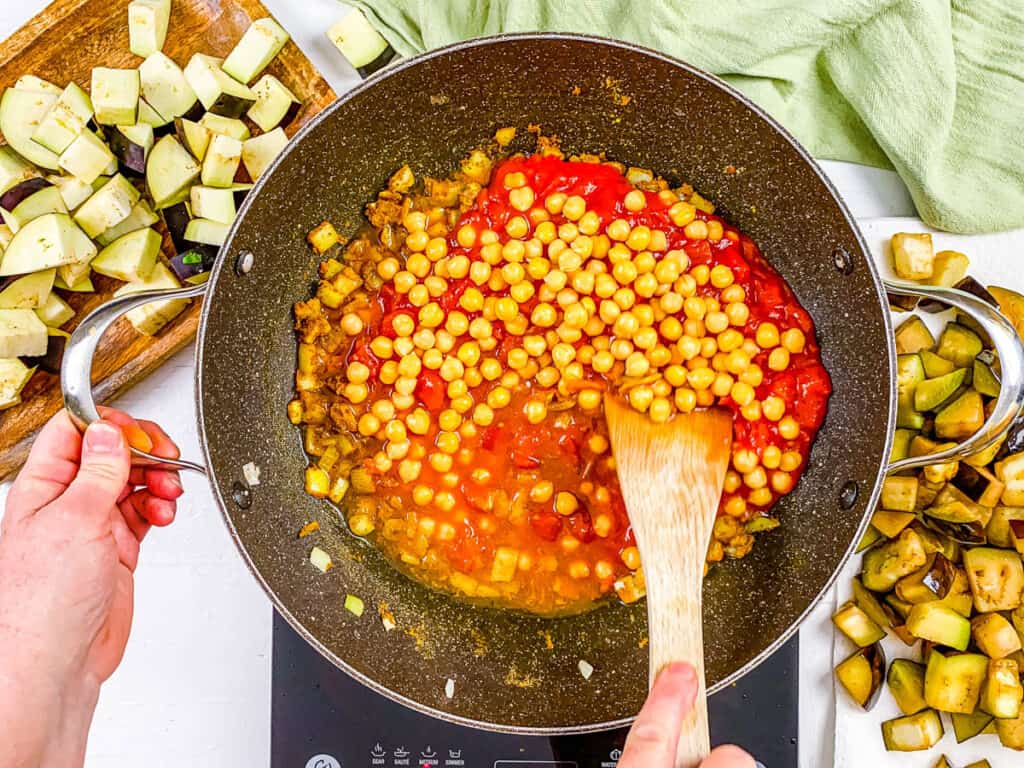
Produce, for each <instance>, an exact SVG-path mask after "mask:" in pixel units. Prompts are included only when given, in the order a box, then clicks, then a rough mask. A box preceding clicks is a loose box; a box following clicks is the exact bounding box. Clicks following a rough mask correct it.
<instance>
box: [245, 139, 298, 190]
mask: <svg viewBox="0 0 1024 768" xmlns="http://www.w3.org/2000/svg"><path fill="white" fill-rule="evenodd" d="M287 144H288V137H287V136H286V135H285V132H284V130H283V129H282V128H275V129H274V130H272V131H270V132H269V133H264V134H261V135H259V136H254V137H253V138H251V139H248V140H247V141H246V142H245V143H244V144H243V145H242V163H244V164H245V170H247V171H248V172H249V177H250V178H251V179H252V180H253V181H256V180H257V179H259V178H260V176H262V175H263V174H264V173H266V170H267V168H269V167H270V164H271V163H273V162H274V159H275V158H276V157H277V156H278V155H279V154H281V152H283V151H284V148H285V146H286V145H287Z"/></svg>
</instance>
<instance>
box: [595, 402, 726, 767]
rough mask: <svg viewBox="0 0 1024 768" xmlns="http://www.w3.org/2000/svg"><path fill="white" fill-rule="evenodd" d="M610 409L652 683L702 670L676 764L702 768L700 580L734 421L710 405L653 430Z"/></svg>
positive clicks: (639, 417) (631, 413)
mask: <svg viewBox="0 0 1024 768" xmlns="http://www.w3.org/2000/svg"><path fill="white" fill-rule="evenodd" d="M604 411H605V418H606V419H607V420H608V433H609V436H610V438H611V446H612V454H613V455H614V456H615V462H616V467H617V472H618V475H619V485H620V486H621V487H622V496H623V499H624V500H625V502H626V510H627V512H628V513H629V521H630V523H631V524H632V525H633V531H634V532H635V534H636V541H637V546H638V547H639V549H640V559H641V561H642V563H643V571H644V578H645V579H646V582H647V619H648V623H649V624H650V634H649V638H650V658H651V661H650V665H651V667H650V668H651V673H650V682H651V683H653V682H654V678H655V677H657V675H658V673H659V672H660V671H661V670H662V669H663V668H664V667H665V666H666V665H667V664H669V663H671V662H673V661H688V662H690V663H691V664H693V665H694V666H695V667H696V668H697V679H698V680H699V681H700V690H699V692H698V694H697V702H696V704H695V705H694V708H693V711H692V712H691V713H690V715H689V716H688V717H687V718H686V720H685V721H684V722H683V732H682V735H681V737H680V739H679V749H678V752H677V754H676V763H675V764H676V768H696V767H697V766H698V765H699V764H700V761H701V760H703V759H704V758H705V757H707V755H708V752H709V751H710V738H709V735H708V710H707V696H706V693H705V688H704V638H703V623H702V612H701V583H702V581H703V576H704V559H705V556H706V555H707V549H708V543H709V541H710V539H711V529H712V526H713V525H714V522H715V513H716V511H717V509H718V502H719V499H720V497H721V495H722V486H723V484H724V483H725V472H726V470H727V469H728V467H729V455H730V446H731V443H732V415H731V414H729V413H728V412H727V411H723V410H719V409H710V410H705V411H695V412H693V413H689V414H677V415H676V416H675V417H674V418H673V419H672V420H671V421H669V422H668V423H667V424H655V423H654V422H652V421H651V420H650V419H649V418H648V417H647V416H645V415H644V414H642V413H638V412H637V411H635V410H633V408H631V407H630V406H629V405H627V404H626V403H624V402H623V401H622V400H620V399H619V398H618V397H616V396H614V395H606V396H605V401H604Z"/></svg>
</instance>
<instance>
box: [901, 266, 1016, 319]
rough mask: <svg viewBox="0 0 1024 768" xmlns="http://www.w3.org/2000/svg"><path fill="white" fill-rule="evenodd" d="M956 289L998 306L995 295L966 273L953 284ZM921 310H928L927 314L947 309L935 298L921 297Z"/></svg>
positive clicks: (945, 305)
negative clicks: (965, 275)
mask: <svg viewBox="0 0 1024 768" xmlns="http://www.w3.org/2000/svg"><path fill="white" fill-rule="evenodd" d="M953 287H954V288H956V289H957V290H958V291H965V292H966V293H970V294H971V295H973V296H976V297H977V298H979V299H981V300H982V301H984V302H987V303H989V304H991V305H992V306H993V307H998V306H999V302H998V301H996V300H995V297H994V296H993V295H992V294H991V293H989V292H988V290H987V289H986V288H985V286H983V285H982V284H981V283H979V282H978V281H977V280H975V279H974V278H973V277H971V276H970V275H968V276H967V277H965V278H964V279H963V280H960V281H958V282H957V283H955V284H954V285H953ZM918 306H919V307H920V308H921V310H922V311H924V312H928V313H929V314H936V313H938V312H945V311H946V310H947V309H949V305H948V304H943V303H942V302H941V301H936V300H935V299H921V302H920V303H919V304H918Z"/></svg>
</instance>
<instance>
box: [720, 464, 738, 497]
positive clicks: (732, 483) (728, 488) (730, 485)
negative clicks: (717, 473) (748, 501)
mask: <svg viewBox="0 0 1024 768" xmlns="http://www.w3.org/2000/svg"><path fill="white" fill-rule="evenodd" d="M741 485H743V478H742V477H740V475H739V473H738V472H735V471H733V470H731V469H730V470H728V471H727V472H726V473H725V483H724V484H723V486H722V490H723V491H724V492H725V493H732V492H734V491H735V490H736V489H738V488H739V487H740V486H741Z"/></svg>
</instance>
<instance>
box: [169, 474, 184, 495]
mask: <svg viewBox="0 0 1024 768" xmlns="http://www.w3.org/2000/svg"><path fill="white" fill-rule="evenodd" d="M167 480H168V482H169V483H170V484H171V485H173V486H174V487H175V488H177V489H178V490H179V491H181V490H184V489H183V488H182V487H181V479H180V478H179V477H178V476H177V475H174V474H169V475H167Z"/></svg>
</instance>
